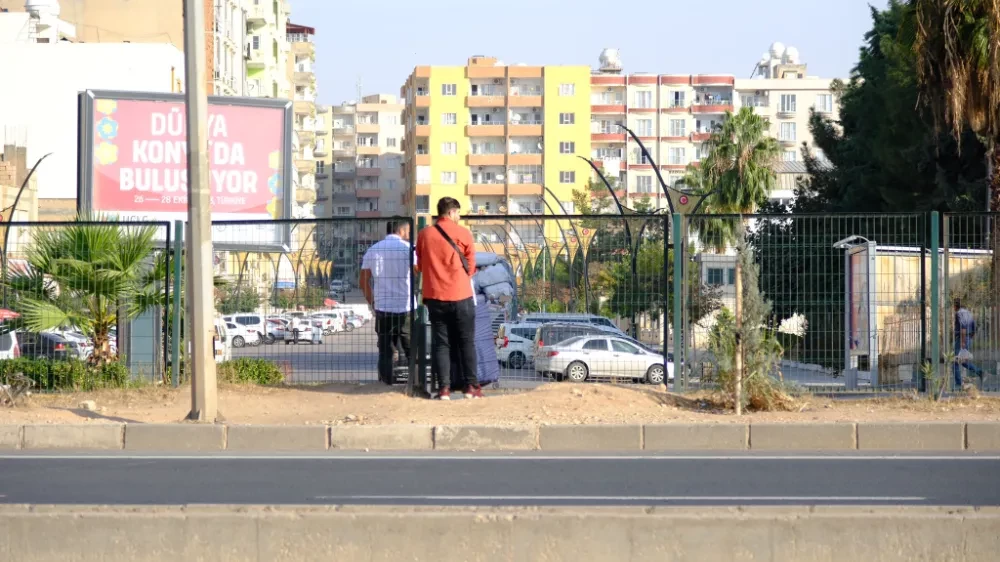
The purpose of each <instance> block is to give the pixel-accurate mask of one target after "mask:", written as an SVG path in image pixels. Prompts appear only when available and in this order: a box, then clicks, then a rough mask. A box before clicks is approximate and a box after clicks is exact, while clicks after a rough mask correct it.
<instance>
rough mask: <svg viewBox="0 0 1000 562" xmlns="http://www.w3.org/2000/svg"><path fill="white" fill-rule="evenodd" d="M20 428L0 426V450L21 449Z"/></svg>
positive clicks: (16, 426)
mask: <svg viewBox="0 0 1000 562" xmlns="http://www.w3.org/2000/svg"><path fill="white" fill-rule="evenodd" d="M21 431H22V430H21V426H19V425H0V450H10V449H20V448H21Z"/></svg>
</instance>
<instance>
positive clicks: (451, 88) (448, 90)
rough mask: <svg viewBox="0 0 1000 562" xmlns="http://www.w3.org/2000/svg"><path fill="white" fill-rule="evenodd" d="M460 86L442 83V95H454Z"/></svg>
mask: <svg viewBox="0 0 1000 562" xmlns="http://www.w3.org/2000/svg"><path fill="white" fill-rule="evenodd" d="M457 91H458V88H457V87H456V86H455V85H454V84H441V95H442V96H454V95H455V92H457Z"/></svg>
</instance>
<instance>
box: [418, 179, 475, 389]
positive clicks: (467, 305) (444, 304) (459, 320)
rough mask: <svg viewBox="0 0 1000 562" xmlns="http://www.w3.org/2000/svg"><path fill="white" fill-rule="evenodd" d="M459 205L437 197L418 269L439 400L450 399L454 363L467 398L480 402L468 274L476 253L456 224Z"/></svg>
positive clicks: (420, 249)
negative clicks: (432, 221) (428, 326)
mask: <svg viewBox="0 0 1000 562" xmlns="http://www.w3.org/2000/svg"><path fill="white" fill-rule="evenodd" d="M459 209H460V206H459V203H458V201H457V200H456V199H454V198H452V197H442V198H441V199H439V200H438V203H437V220H436V223H435V224H434V226H433V227H431V228H425V229H424V230H422V231H421V232H420V236H418V237H417V269H418V270H419V271H420V272H421V273H422V274H423V297H424V306H426V307H427V313H428V315H429V316H430V321H431V367H432V369H431V370H432V371H433V372H434V373H436V375H437V377H438V380H439V386H440V389H439V391H438V398H440V399H441V400H450V399H451V361H452V357H454V359H455V360H456V361H457V362H458V372H459V373H460V374H461V380H463V381H464V388H463V389H462V391H463V392H464V393H465V396H466V397H467V398H481V397H482V396H483V390H482V388H481V387H480V386H479V382H478V379H477V378H476V344H475V339H474V338H475V334H476V311H475V306H476V304H475V301H474V300H473V294H472V274H473V273H475V271H476V249H475V245H474V244H473V241H472V233H471V232H469V231H468V230H467V229H465V228H462V227H461V226H459V225H458V222H457V221H458V217H459Z"/></svg>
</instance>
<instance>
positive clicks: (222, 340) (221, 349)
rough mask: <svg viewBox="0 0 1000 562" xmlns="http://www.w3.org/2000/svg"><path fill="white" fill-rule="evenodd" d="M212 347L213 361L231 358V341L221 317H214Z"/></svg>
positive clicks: (223, 360)
mask: <svg viewBox="0 0 1000 562" xmlns="http://www.w3.org/2000/svg"><path fill="white" fill-rule="evenodd" d="M212 347H213V348H214V351H215V362H216V363H223V362H225V361H230V360H232V358H233V341H232V338H230V337H229V330H227V329H226V323H225V321H223V320H222V317H220V316H216V317H215V335H214V337H213V338H212Z"/></svg>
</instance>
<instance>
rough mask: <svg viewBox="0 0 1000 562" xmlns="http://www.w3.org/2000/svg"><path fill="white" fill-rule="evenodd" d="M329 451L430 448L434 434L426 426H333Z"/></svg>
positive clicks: (432, 446)
mask: <svg viewBox="0 0 1000 562" xmlns="http://www.w3.org/2000/svg"><path fill="white" fill-rule="evenodd" d="M330 448H331V449H373V450H378V449H382V450H424V449H433V448H434V435H433V430H432V428H431V427H430V426H427V425H335V426H333V427H331V428H330Z"/></svg>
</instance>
